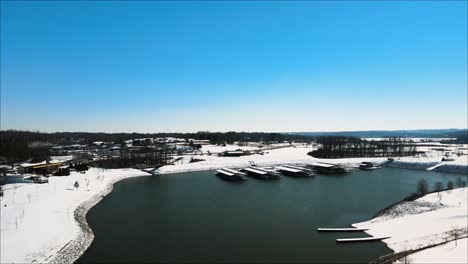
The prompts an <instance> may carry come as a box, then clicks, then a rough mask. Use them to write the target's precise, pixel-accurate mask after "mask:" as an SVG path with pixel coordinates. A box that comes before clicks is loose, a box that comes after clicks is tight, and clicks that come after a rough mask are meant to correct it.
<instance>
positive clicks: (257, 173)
mask: <svg viewBox="0 0 468 264" xmlns="http://www.w3.org/2000/svg"><path fill="white" fill-rule="evenodd" d="M243 171H245V172H247V173H248V175H250V176H252V177H255V178H259V179H279V178H280V177H279V175H278V174H276V173H274V172H272V171H267V170H265V169H260V168H254V167H247V168H244V169H243Z"/></svg>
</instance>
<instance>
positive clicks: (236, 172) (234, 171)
mask: <svg viewBox="0 0 468 264" xmlns="http://www.w3.org/2000/svg"><path fill="white" fill-rule="evenodd" d="M222 170H224V171H227V172H230V173H234V174H240V175H247V174H245V173H243V172H240V171H236V170H233V169H228V168H222Z"/></svg>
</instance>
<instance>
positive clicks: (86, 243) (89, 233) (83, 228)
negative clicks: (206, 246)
mask: <svg viewBox="0 0 468 264" xmlns="http://www.w3.org/2000/svg"><path fill="white" fill-rule="evenodd" d="M287 163H291V164H298V163H300V162H299V161H296V162H287ZM275 164H276V163H270V164H262V165H275ZM212 169H213V168H211V167H207V168H193V169H192V170H190V169H188V170H181V171H169V172H163V173H161V174H172V173H185V172H195V171H207V170H212ZM420 170H421V169H420ZM150 175H151V174H150ZM140 176H149V175H145V172H142V174H141V175H129V176H128V177H124V178H120V179H119V178H117V179H113V180H112V181H111V182H109V183H108V184H107V186H106V188H105V189H103V190H102V191H100V192H99V193H96V194H95V195H93V196H92V197H91V198H89V199H88V200H86V201H84V202H82V203H81V204H80V205H79V206H78V207H77V208H76V209H75V210H74V220H75V221H76V222H77V224H78V226H79V233H78V235H77V236H76V237H75V238H74V239H73V240H71V241H69V242H68V243H67V244H66V245H64V247H63V248H61V249H60V250H59V251H57V253H56V255H55V256H53V257H52V259H51V260H50V261H47V262H48V263H74V262H76V261H77V260H78V259H79V258H80V257H81V256H82V255H83V254H84V253H85V252H86V250H87V249H88V248H89V247H90V246H91V244H92V242H93V240H94V232H93V230H92V229H91V228H90V226H89V225H88V222H87V220H86V215H87V213H88V212H89V210H90V209H91V208H93V207H94V206H95V205H96V204H98V203H99V202H100V201H101V200H102V199H103V198H104V197H105V196H107V195H108V194H110V193H111V192H112V190H113V186H114V184H115V183H117V182H119V181H121V180H124V179H128V178H132V177H140ZM418 198H419V197H418ZM405 201H407V198H404V199H403V200H401V201H399V202H397V203H395V204H392V205H391V206H388V207H386V208H384V209H382V210H385V209H389V207H393V206H397V205H399V204H401V203H403V202H405ZM382 210H381V211H380V212H382ZM374 218H375V217H373V218H372V219H374ZM372 219H369V221H370V220H372ZM384 243H385V242H384ZM385 245H386V246H387V247H388V248H389V249H390V250H392V251H393V252H394V253H397V252H396V251H395V250H393V249H392V248H391V247H389V245H388V244H387V243H385Z"/></svg>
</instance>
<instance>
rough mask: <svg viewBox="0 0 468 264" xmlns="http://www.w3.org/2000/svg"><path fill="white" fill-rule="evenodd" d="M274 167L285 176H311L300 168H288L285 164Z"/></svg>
mask: <svg viewBox="0 0 468 264" xmlns="http://www.w3.org/2000/svg"><path fill="white" fill-rule="evenodd" d="M276 169H277V170H278V171H279V172H281V173H282V174H284V175H287V176H292V177H310V176H313V175H312V174H311V173H309V172H307V171H305V170H301V169H296V168H290V167H286V166H278V167H276Z"/></svg>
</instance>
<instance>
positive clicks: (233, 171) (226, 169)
mask: <svg viewBox="0 0 468 264" xmlns="http://www.w3.org/2000/svg"><path fill="white" fill-rule="evenodd" d="M223 170H225V171H228V172H232V173H239V172H238V171H235V170H231V169H228V168H223Z"/></svg>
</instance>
